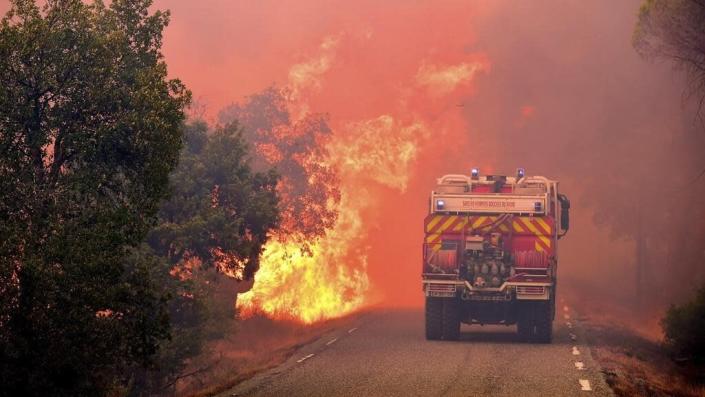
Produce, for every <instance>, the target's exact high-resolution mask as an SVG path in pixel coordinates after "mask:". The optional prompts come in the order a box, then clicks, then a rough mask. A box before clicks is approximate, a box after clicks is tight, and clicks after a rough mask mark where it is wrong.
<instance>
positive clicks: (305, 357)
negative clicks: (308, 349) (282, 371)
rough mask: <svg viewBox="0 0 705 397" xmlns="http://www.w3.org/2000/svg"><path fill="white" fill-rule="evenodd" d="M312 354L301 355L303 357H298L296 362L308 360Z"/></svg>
mask: <svg viewBox="0 0 705 397" xmlns="http://www.w3.org/2000/svg"><path fill="white" fill-rule="evenodd" d="M313 356H314V354H313V353H311V354H309V355H307V356H303V358H300V359H298V360H296V362H297V363H302V362H304V361H306V360H308V359H309V358H311V357H313Z"/></svg>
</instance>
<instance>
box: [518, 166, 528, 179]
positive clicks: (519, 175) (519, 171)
mask: <svg viewBox="0 0 705 397" xmlns="http://www.w3.org/2000/svg"><path fill="white" fill-rule="evenodd" d="M524 175H526V170H525V169H523V168H517V178H519V179H521V178H523V177H524Z"/></svg>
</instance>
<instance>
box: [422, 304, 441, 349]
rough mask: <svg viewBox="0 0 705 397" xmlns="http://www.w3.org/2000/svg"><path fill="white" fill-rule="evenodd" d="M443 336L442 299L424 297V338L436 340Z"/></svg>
mask: <svg viewBox="0 0 705 397" xmlns="http://www.w3.org/2000/svg"><path fill="white" fill-rule="evenodd" d="M441 336H443V300H441V299H439V298H426V339H428V340H438V339H441Z"/></svg>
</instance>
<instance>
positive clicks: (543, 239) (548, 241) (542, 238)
mask: <svg viewBox="0 0 705 397" xmlns="http://www.w3.org/2000/svg"><path fill="white" fill-rule="evenodd" d="M539 240H541V241H543V243H544V244H546V247H548V248H551V239H550V238H548V237H546V236H539Z"/></svg>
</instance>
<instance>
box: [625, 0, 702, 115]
mask: <svg viewBox="0 0 705 397" xmlns="http://www.w3.org/2000/svg"><path fill="white" fill-rule="evenodd" d="M633 43H634V47H635V48H636V49H637V51H638V52H639V53H640V54H642V55H643V56H645V57H649V58H654V57H658V58H665V59H670V60H672V61H673V62H674V63H675V65H676V66H678V67H679V68H681V69H683V70H684V71H685V72H686V74H687V76H688V79H689V82H688V91H689V93H690V94H692V95H695V96H697V99H698V108H699V109H700V110H702V107H703V104H705V1H704V0H645V1H644V3H643V4H642V6H641V9H640V10H639V20H638V21H637V24H636V28H635V30H634V37H633Z"/></svg>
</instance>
